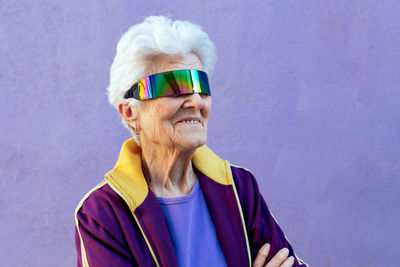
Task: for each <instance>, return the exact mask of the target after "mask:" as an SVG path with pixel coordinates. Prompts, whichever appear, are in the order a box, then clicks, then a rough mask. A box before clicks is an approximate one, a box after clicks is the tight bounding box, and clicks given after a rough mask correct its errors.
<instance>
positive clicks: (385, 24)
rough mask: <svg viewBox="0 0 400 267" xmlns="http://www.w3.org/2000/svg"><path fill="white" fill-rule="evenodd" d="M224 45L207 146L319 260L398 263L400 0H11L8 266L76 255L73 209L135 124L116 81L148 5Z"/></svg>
mask: <svg viewBox="0 0 400 267" xmlns="http://www.w3.org/2000/svg"><path fill="white" fill-rule="evenodd" d="M158 14H162V15H171V17H172V18H174V19H183V20H189V21H191V22H194V23H197V24H200V25H201V26H202V27H203V29H204V30H205V31H206V32H208V33H209V35H210V38H211V39H212V40H213V41H214V42H215V44H216V47H217V52H218V57H219V59H218V62H217V65H216V71H215V74H214V76H213V78H212V79H211V85H212V88H213V89H212V90H213V111H212V118H211V121H210V125H209V141H208V144H209V146H210V147H211V148H212V149H213V150H214V151H215V152H216V153H217V154H219V155H220V156H221V157H223V158H225V159H228V160H229V161H230V162H232V163H234V164H237V165H241V166H245V167H246V168H248V169H250V170H251V171H252V172H253V173H254V174H255V176H256V177H257V179H258V181H259V184H260V187H261V189H262V192H263V194H264V197H265V199H266V201H267V203H268V204H269V206H270V208H271V210H272V212H273V213H274V215H275V217H276V218H277V220H278V221H279V224H280V225H281V227H282V228H283V230H284V232H285V234H286V236H287V237H288V239H289V240H290V241H291V243H292V245H293V246H294V248H295V251H296V252H297V254H298V255H299V256H300V257H301V258H303V259H304V260H306V261H307V262H308V263H309V264H310V265H311V266H400V260H399V257H398V256H399V255H400V242H399V240H400V231H399V227H400V213H399V210H400V197H399V192H400V174H399V173H400V63H399V62H400V4H399V2H398V1H395V0H392V1H385V0H383V1H372V0H365V1H354V0H353V1H352V0H335V1H320V0H304V1H298V0H285V1H277V0H266V1H263V0H259V1H252V2H245V1H231V0H220V1H208V2H207V4H205V1H183V0H176V1H154V0H149V1H128V0H125V1H124V0H116V1H98V0H96V1H95V0H87V1H71V0H59V1H50V0H49V1H43V0H37V1H29V0H21V1H0V17H1V24H0V56H1V60H0V86H1V89H0V110H1V112H0V121H1V134H0V149H1V154H0V225H1V227H0V258H1V263H0V265H1V266H73V265H75V261H76V253H75V248H74V232H73V230H74V219H73V213H74V208H75V206H76V205H77V203H78V202H79V200H80V199H81V197H82V196H83V195H84V194H85V193H86V192H87V191H88V190H89V189H90V188H92V187H93V186H94V185H96V184H97V183H98V182H99V181H100V180H101V179H102V177H103V175H104V173H105V172H106V171H108V170H109V169H110V168H112V167H113V165H114V163H115V161H116V159H117V156H118V152H119V149H120V146H121V144H122V142H123V141H124V140H125V139H126V138H128V137H129V133H128V131H127V130H125V129H124V128H123V127H122V126H121V125H120V119H119V115H118V114H117V112H116V111H115V110H114V109H113V108H112V106H111V105H109V104H108V102H107V99H106V94H105V88H106V87H107V85H108V72H109V68H110V65H111V62H112V60H113V57H114V55H115V47H116V43H117V41H118V40H119V38H120V36H121V34H122V33H123V32H125V31H126V30H127V29H128V27H129V26H130V25H132V24H135V23H139V22H141V21H142V20H143V18H144V17H145V16H148V15H158Z"/></svg>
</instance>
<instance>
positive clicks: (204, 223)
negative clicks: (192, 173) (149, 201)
mask: <svg viewBox="0 0 400 267" xmlns="http://www.w3.org/2000/svg"><path fill="white" fill-rule="evenodd" d="M157 200H158V203H160V205H161V208H162V211H163V213H164V217H165V221H166V222H167V227H168V230H169V233H170V236H171V239H172V244H173V246H174V250H175V255H176V257H177V260H178V264H179V266H227V263H226V260H225V256H224V253H223V251H222V248H221V244H220V243H219V240H218V236H217V232H216V231H215V226H214V222H213V221H212V218H211V215H210V212H209V210H208V207H207V203H206V200H205V198H204V194H203V191H202V190H201V187H200V184H199V181H198V180H197V181H196V184H195V185H194V187H193V190H192V192H191V193H190V194H189V195H186V196H183V197H176V198H161V197H157Z"/></svg>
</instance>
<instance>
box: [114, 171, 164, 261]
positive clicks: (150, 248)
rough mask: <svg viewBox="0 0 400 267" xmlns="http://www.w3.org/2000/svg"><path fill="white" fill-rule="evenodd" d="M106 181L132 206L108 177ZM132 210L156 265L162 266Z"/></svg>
mask: <svg viewBox="0 0 400 267" xmlns="http://www.w3.org/2000/svg"><path fill="white" fill-rule="evenodd" d="M106 181H107V183H108V185H109V186H110V187H111V188H112V189H113V190H114V191H115V192H116V193H117V194H118V195H119V196H120V197H121V198H122V199H123V200H124V201H125V202H126V204H127V205H128V207H130V206H129V202H128V200H127V199H126V198H125V196H124V195H123V194H122V193H121V192H120V191H119V190H118V189H117V188H116V187H115V186H114V185H113V184H112V183H111V181H110V180H108V179H107V178H106ZM130 210H131V213H132V215H133V218H135V221H136V223H137V225H138V226H139V229H140V232H142V235H143V237H144V240H145V241H146V244H147V247H148V248H149V250H150V253H151V256H152V257H153V260H154V262H155V264H156V266H157V267H160V264H159V263H158V260H157V258H156V255H155V253H154V251H153V249H152V247H151V245H150V242H149V240H148V239H147V237H146V235H145V233H144V231H143V229H142V226H140V223H139V220H138V218H137V217H136V215H135V213H134V212H132V209H130Z"/></svg>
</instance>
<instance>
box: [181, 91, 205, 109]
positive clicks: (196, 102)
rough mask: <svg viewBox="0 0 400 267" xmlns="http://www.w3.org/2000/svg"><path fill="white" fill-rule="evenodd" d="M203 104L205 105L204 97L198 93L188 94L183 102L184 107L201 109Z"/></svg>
mask: <svg viewBox="0 0 400 267" xmlns="http://www.w3.org/2000/svg"><path fill="white" fill-rule="evenodd" d="M203 106H204V99H203V97H202V96H201V95H200V94H198V93H194V94H189V95H187V98H186V100H185V102H184V103H183V107H184V108H190V109H194V110H201V109H202V108H203Z"/></svg>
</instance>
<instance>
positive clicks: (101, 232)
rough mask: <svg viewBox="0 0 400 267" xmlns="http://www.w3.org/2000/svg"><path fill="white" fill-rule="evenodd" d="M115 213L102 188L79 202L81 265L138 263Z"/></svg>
mask: <svg viewBox="0 0 400 267" xmlns="http://www.w3.org/2000/svg"><path fill="white" fill-rule="evenodd" d="M115 212H116V211H114V210H113V207H112V205H111V204H110V203H109V200H108V199H107V196H106V195H105V194H104V192H102V191H101V190H100V189H97V190H95V191H93V192H92V193H91V194H90V195H89V196H88V197H87V198H86V199H85V198H84V199H83V200H82V201H81V203H80V204H79V205H78V207H77V208H76V212H75V223H76V225H75V245H76V249H77V255H78V259H77V263H78V264H77V265H78V266H91V267H92V266H122V267H125V266H136V264H135V262H134V259H133V256H132V254H131V253H130V251H129V249H128V247H127V245H126V240H125V237H124V235H123V232H122V230H121V227H120V225H119V223H118V219H117V216H116V213H115Z"/></svg>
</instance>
